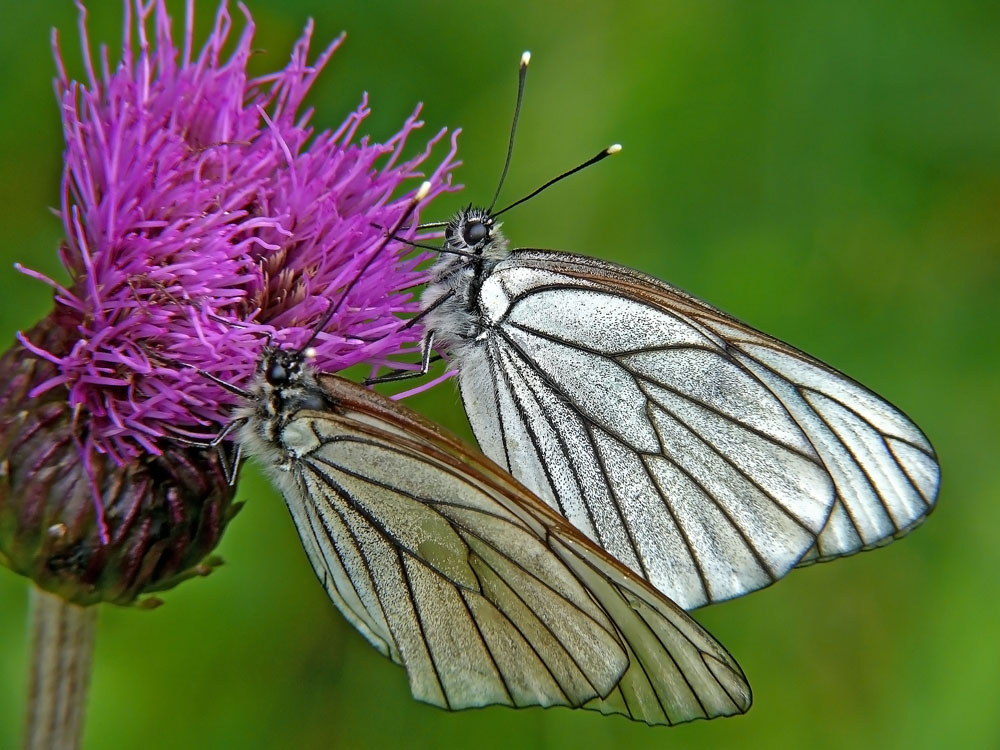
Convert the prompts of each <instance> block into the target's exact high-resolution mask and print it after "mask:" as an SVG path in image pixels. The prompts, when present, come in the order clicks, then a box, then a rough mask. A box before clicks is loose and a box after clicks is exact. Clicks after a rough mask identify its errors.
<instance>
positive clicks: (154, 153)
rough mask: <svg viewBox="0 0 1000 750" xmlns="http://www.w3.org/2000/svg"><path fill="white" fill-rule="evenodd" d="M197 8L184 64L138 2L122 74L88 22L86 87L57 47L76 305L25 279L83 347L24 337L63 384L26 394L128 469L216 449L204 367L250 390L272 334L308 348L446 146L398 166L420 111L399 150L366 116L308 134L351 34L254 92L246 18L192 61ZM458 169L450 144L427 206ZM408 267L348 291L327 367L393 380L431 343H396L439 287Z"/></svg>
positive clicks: (405, 338)
mask: <svg viewBox="0 0 1000 750" xmlns="http://www.w3.org/2000/svg"><path fill="white" fill-rule="evenodd" d="M192 6H193V3H192V2H189V3H188V6H187V19H186V20H187V22H186V25H185V36H184V44H183V50H179V49H178V48H177V45H176V44H175V42H174V40H173V38H172V35H171V23H170V18H169V16H168V15H167V10H166V6H165V3H164V2H163V0H156V1H155V2H152V3H148V4H145V5H144V4H143V3H141V2H138V0H137V2H136V3H135V9H136V14H137V16H138V18H137V24H136V37H137V39H138V44H137V45H135V44H133V41H132V35H131V29H130V26H131V24H130V20H129V19H128V18H126V35H125V43H124V51H123V56H122V61H121V63H120V64H119V65H117V66H116V67H114V68H111V66H110V65H109V63H108V59H107V51H106V50H105V49H102V50H101V55H100V68H99V71H100V72H98V69H97V68H96V67H95V64H94V60H93V59H92V58H91V56H90V53H89V50H88V47H87V45H86V39H87V37H86V29H85V25H84V13H83V9H82V6H81V34H82V35H83V39H84V50H85V56H84V64H85V67H86V72H87V83H86V84H79V83H76V82H73V81H70V80H69V78H68V76H67V75H66V72H65V68H64V66H63V65H62V61H61V58H60V57H59V51H58V47H56V60H57V63H58V67H59V78H58V79H57V81H56V92H57V96H58V98H59V103H60V105H61V111H62V115H63V127H64V132H65V137H66V154H65V170H64V174H63V180H62V187H63V196H62V206H61V215H62V219H63V222H64V225H65V228H66V242H65V244H64V245H63V247H62V248H61V257H62V261H63V263H64V265H65V266H66V268H67V270H68V271H69V274H70V278H71V279H72V281H71V284H70V285H69V287H68V288H64V287H62V286H60V285H59V284H57V283H55V282H54V281H52V280H50V279H47V278H45V277H42V276H40V275H39V274H37V273H35V272H32V271H27V270H26V271H25V272H26V273H28V274H29V275H32V276H35V277H36V278H40V279H42V280H43V281H45V282H46V283H48V284H50V285H52V286H53V287H54V288H55V290H56V303H57V305H58V306H59V307H60V308H62V310H63V313H64V322H63V324H64V325H72V327H73V329H74V332H75V333H76V334H77V335H78V340H77V341H76V343H75V344H74V345H73V346H72V348H71V349H70V351H68V352H65V353H56V352H50V351H47V350H45V349H43V348H41V347H39V346H37V345H36V344H34V343H32V342H31V341H30V340H29V339H28V338H27V337H24V336H21V337H20V340H21V342H22V344H23V345H24V346H25V347H26V348H28V349H29V350H30V351H32V352H33V353H34V354H36V355H37V356H39V357H44V358H46V359H49V360H50V361H51V362H52V363H53V364H55V365H56V368H57V374H56V375H55V376H54V377H52V378H51V379H50V380H48V381H46V382H44V383H41V384H39V385H37V386H36V387H35V388H34V390H33V391H32V395H40V394H41V393H43V392H45V391H46V390H48V389H51V388H57V387H63V388H66V389H67V390H68V393H69V403H70V405H71V406H72V407H74V408H76V407H81V408H83V409H84V410H85V411H86V413H87V414H88V419H89V421H90V425H89V426H90V432H89V436H88V438H87V440H88V443H89V444H88V446H87V447H88V448H93V449H94V450H96V451H98V452H100V453H107V454H109V455H110V456H111V457H112V458H113V459H114V460H115V461H117V462H119V463H124V462H126V461H128V460H129V459H131V458H134V457H135V456H136V455H137V454H138V452H140V451H146V452H150V453H158V452H159V451H160V449H161V447H160V445H159V440H160V439H161V438H165V437H171V436H176V435H177V434H186V435H188V436H194V437H201V438H204V437H206V436H210V435H211V434H213V433H214V432H215V431H217V429H218V425H219V424H220V423H224V422H225V421H227V418H228V413H229V410H230V408H231V407H232V406H233V405H234V400H233V398H234V397H232V396H231V395H229V394H227V393H225V392H224V391H222V389H220V388H219V387H218V386H216V385H215V384H213V383H211V382H210V381H209V380H208V379H206V378H205V377H204V376H202V375H199V374H198V373H196V372H195V371H194V370H193V369H191V368H201V369H204V370H207V371H209V372H211V373H213V374H215V375H217V376H219V377H221V378H223V379H225V380H227V381H231V382H237V383H238V382H241V381H243V380H245V379H246V378H248V377H249V376H250V375H251V374H252V373H253V369H254V365H255V360H256V354H257V352H258V351H259V349H260V347H261V345H262V343H263V341H264V340H265V338H266V337H267V336H268V335H272V336H273V337H274V340H275V341H277V342H278V343H280V344H282V345H286V346H295V345H296V344H297V343H301V342H302V341H304V340H305V339H306V338H308V336H309V335H310V333H311V332H312V330H313V327H314V326H315V325H316V324H317V322H318V321H319V320H320V319H321V318H322V316H323V313H324V312H326V310H327V309H328V308H329V305H330V304H331V301H334V300H336V299H338V298H339V296H340V295H341V294H342V293H343V292H344V289H345V287H346V286H347V284H348V282H351V281H352V280H353V279H354V276H355V274H356V273H357V272H358V270H359V269H360V268H361V267H362V265H363V264H364V263H366V262H367V261H368V260H369V258H370V255H371V253H372V252H374V251H376V250H377V249H378V247H379V245H380V244H382V243H383V242H384V230H385V228H387V227H389V226H391V225H392V224H393V223H394V221H395V220H396V218H397V217H398V216H399V215H400V213H401V212H402V210H403V208H404V206H405V205H406V202H407V197H406V196H403V197H401V198H397V199H393V198H392V196H393V194H394V193H396V192H397V191H398V190H399V189H400V188H401V186H403V185H404V183H407V182H408V181H415V180H417V179H418V178H419V179H422V178H424V173H423V172H421V171H420V169H421V166H422V164H423V163H424V162H425V161H426V160H427V158H428V156H429V152H430V149H431V147H432V146H434V145H435V144H436V143H437V142H438V141H439V140H440V138H441V137H442V135H443V134H444V131H442V132H441V133H438V134H437V135H436V136H435V137H434V138H432V139H431V140H430V143H428V144H427V148H426V149H425V150H424V152H423V153H420V154H418V155H417V156H415V157H413V158H410V159H404V158H403V151H404V147H405V145H406V142H407V138H408V137H409V136H410V135H411V134H412V133H413V131H414V130H415V129H417V128H419V127H420V125H421V123H420V122H419V121H418V120H417V113H414V114H413V115H412V116H411V117H410V118H408V119H407V120H406V122H405V123H404V124H403V127H402V130H401V131H400V133H398V134H397V135H396V136H394V137H393V138H391V139H390V140H388V141H387V142H385V143H374V142H371V141H370V140H369V139H368V138H367V137H363V138H360V139H358V138H356V132H357V130H358V127H359V126H360V124H361V123H362V121H363V120H364V118H365V117H366V115H367V114H368V111H369V110H368V106H367V99H365V100H363V101H362V103H361V105H360V106H359V107H358V109H357V110H356V111H355V112H353V113H352V114H351V115H350V116H349V117H348V118H347V120H346V121H345V122H344V123H343V124H342V125H341V126H340V127H339V128H338V129H336V130H335V131H324V132H322V133H319V134H314V133H313V129H312V127H311V126H310V125H309V119H310V115H311V114H312V113H311V110H305V111H301V110H302V102H303V99H304V97H305V95H306V93H307V92H308V90H309V88H310V87H311V86H312V84H313V82H314V81H315V80H316V77H317V76H318V74H319V73H320V71H321V70H322V69H323V67H324V65H325V64H326V63H327V61H328V60H329V59H330V56H331V55H332V54H333V52H334V51H335V50H336V49H337V47H338V46H339V44H340V43H341V41H342V40H343V36H341V37H340V38H338V39H337V40H336V41H334V42H333V43H332V44H331V45H330V46H328V47H327V48H326V49H325V50H324V51H323V52H322V53H321V54H320V55H319V56H318V58H317V59H316V60H315V61H314V62H313V63H311V64H310V63H309V62H308V53H309V46H310V41H311V37H312V24H311V23H310V24H308V25H307V26H306V29H305V33H304V34H303V36H302V38H301V39H300V40H299V41H298V43H297V44H296V45H295V47H294V49H293V51H292V55H291V61H290V62H289V64H288V65H287V66H286V67H285V68H284V69H283V70H281V71H279V72H277V73H273V74H271V75H266V76H262V77H259V78H251V77H249V75H248V73H247V62H248V60H249V58H250V55H251V53H252V51H253V50H252V47H251V42H252V39H253V31H254V26H253V22H252V19H251V18H250V16H249V13H248V12H247V11H246V9H245V8H243V6H240V7H241V10H242V11H243V13H244V16H245V19H246V25H245V28H244V30H243V33H242V34H241V36H240V38H239V39H238V41H237V42H236V45H235V49H234V50H233V52H232V53H231V55H229V57H228V58H226V59H222V57H221V53H222V48H223V46H224V45H225V44H226V42H227V40H228V38H229V34H230V30H231V27H232V22H231V19H230V15H229V13H228V10H227V7H226V4H225V3H223V5H222V6H221V7H220V9H219V11H218V14H217V15H216V19H215V25H214V28H213V30H212V33H211V34H210V36H209V39H208V41H207V42H206V43H205V45H204V47H203V48H202V49H201V51H200V52H199V53H197V54H195V53H193V51H192V50H193V40H192V26H193V23H192V16H193V7H192ZM126 9H128V4H127V3H126ZM150 26H152V30H150V29H149V27H150ZM150 33H152V37H153V38H152V39H151V38H150V36H149V34H150ZM454 153H455V151H454V142H453V143H452V149H451V151H450V152H449V153H448V154H447V156H446V157H445V158H444V160H443V161H442V162H441V163H440V164H438V165H437V166H436V167H435V168H434V170H433V172H432V173H431V175H430V176H429V177H427V179H429V180H430V181H431V183H432V186H433V189H432V192H431V196H429V198H428V200H429V199H430V198H431V197H433V196H434V195H435V194H437V193H440V192H441V191H442V190H447V189H448V187H449V182H448V180H449V175H448V173H449V170H450V169H451V168H452V167H453V166H454V164H455V162H454ZM411 184H412V186H413V188H416V186H417V185H418V184H419V182H413V183H411ZM411 233H412V232H411ZM409 250H410V248H408V247H407V246H406V245H402V244H400V243H395V242H394V243H391V245H390V246H389V247H386V248H384V249H383V250H382V251H381V252H380V253H379V256H378V257H377V258H375V260H374V261H373V262H372V263H371V264H370V265H369V266H368V268H367V269H366V271H365V273H364V275H363V277H362V278H361V279H359V280H358V281H357V283H356V284H354V285H353V286H352V287H351V289H350V293H349V298H348V299H347V300H346V301H345V303H344V304H343V305H341V307H340V309H339V310H338V314H337V316H335V318H334V320H332V321H331V323H330V325H329V326H328V328H327V330H325V331H323V332H321V333H320V335H319V337H318V339H317V341H316V342H315V348H316V350H317V357H316V360H315V364H316V365H317V367H319V368H321V369H324V370H331V371H336V370H340V369H343V368H345V367H349V366H351V365H355V364H358V363H362V362H366V363H370V364H372V365H373V366H374V365H384V364H388V363H390V362H391V357H392V356H393V355H396V354H398V353H400V352H401V351H405V350H407V349H412V348H413V346H414V345H415V342H416V341H417V340H418V339H419V336H420V331H419V329H416V327H414V328H410V329H407V330H406V331H403V332H400V331H399V327H400V317H399V316H400V314H401V313H407V312H413V311H414V310H415V309H416V303H415V302H414V300H413V298H412V296H411V294H410V293H409V292H408V291H406V290H407V289H409V288H410V287H413V286H414V285H417V284H420V283H423V282H424V281H425V280H426V277H425V274H424V273H423V272H422V271H420V270H418V264H419V263H420V261H422V260H423V259H424V258H423V257H422V256H416V257H409V258H408V259H404V258H403V256H405V255H406V254H407V253H409ZM409 254H410V255H411V256H412V253H409ZM220 320H225V321H233V322H235V323H238V324H239V325H240V326H241V327H236V326H234V325H229V324H226V323H221V322H219V321H220ZM151 354H152V355H161V356H162V357H165V358H168V359H167V360H166V362H165V361H164V360H163V359H159V360H157V359H155V358H153V357H151V356H150V355H151ZM177 363H183V364H184V365H188V367H182V366H178V364H177Z"/></svg>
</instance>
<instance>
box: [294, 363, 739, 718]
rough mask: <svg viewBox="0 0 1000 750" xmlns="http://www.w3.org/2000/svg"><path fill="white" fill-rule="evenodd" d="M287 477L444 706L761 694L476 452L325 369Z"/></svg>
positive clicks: (306, 515) (356, 592) (337, 581)
mask: <svg viewBox="0 0 1000 750" xmlns="http://www.w3.org/2000/svg"><path fill="white" fill-rule="evenodd" d="M321 384H322V387H323V388H324V390H325V391H326V392H327V394H328V396H329V397H330V398H331V399H332V400H333V402H334V403H336V404H338V407H339V408H337V409H334V410H328V411H300V412H298V413H297V414H296V415H295V416H294V417H293V418H292V419H291V421H289V422H288V424H287V425H286V426H285V427H284V429H283V431H282V433H281V435H280V442H281V444H282V447H283V448H284V449H285V450H286V451H291V452H292V455H294V456H296V458H295V460H294V461H292V462H290V463H289V464H288V471H287V476H285V478H284V479H281V480H280V481H279V484H281V485H282V488H283V494H284V496H285V500H286V502H287V504H288V507H289V509H290V510H291V513H292V516H293V518H294V520H295V524H296V526H297V527H298V530H299V534H300V536H301V538H302V541H303V545H304V546H305V549H306V552H307V554H308V556H309V559H310V561H311V562H312V565H313V568H314V569H315V571H316V573H317V575H318V577H319V578H320V580H321V581H322V583H323V585H324V587H325V588H326V590H327V592H328V593H329V595H330V597H331V599H333V601H334V602H335V603H336V605H337V606H338V607H339V608H340V610H341V611H342V612H343V613H344V615H345V616H346V617H347V618H348V619H349V620H350V621H351V622H352V623H353V624H354V625H355V626H356V627H357V628H358V629H359V630H360V631H361V632H362V633H363V634H364V635H365V637H366V638H368V640H369V641H371V642H372V643H373V644H374V645H375V646H376V648H378V649H379V650H380V651H381V652H382V653H383V654H385V655H387V656H389V657H390V658H391V659H392V660H393V661H395V662H396V663H398V664H401V665H403V666H404V667H405V668H406V670H407V673H408V675H409V679H410V686H411V689H412V691H413V694H414V696H415V697H417V698H418V699H420V700H423V701H426V702H428V703H432V704H434V705H437V706H441V707H444V708H452V709H456V708H466V707H471V706H484V705H489V704H504V705H509V706H533V705H537V706H551V705H566V706H576V707H580V706H584V707H587V708H592V709H596V710H600V711H603V712H605V713H622V714H625V715H627V716H630V717H631V718H633V719H637V720H641V721H646V722H648V723H650V724H673V723H677V722H683V721H689V720H691V719H696V718H711V717H714V716H723V715H730V714H735V713H740V712H743V711H746V710H747V708H749V705H750V692H749V687H748V685H747V684H746V681H745V679H744V677H743V675H742V672H741V671H740V669H739V667H738V666H737V664H736V663H735V662H734V661H733V659H732V658H731V657H730V656H729V655H728V654H727V653H726V651H725V650H724V649H723V648H722V647H721V646H720V645H719V644H718V643H717V642H716V641H715V640H714V639H713V638H712V637H711V636H710V635H709V634H708V633H706V632H705V631H704V630H703V629H702V628H701V627H700V626H699V625H698V624H697V623H695V622H694V620H692V619H691V618H690V617H689V616H688V615H687V614H685V613H684V612H683V611H682V610H681V609H680V608H679V607H677V606H676V605H675V604H673V603H672V602H670V601H669V600H667V599H666V598H664V597H663V596H662V595H661V594H659V593H658V592H656V591H655V590H653V589H652V588H651V587H649V586H648V585H647V584H646V583H645V582H643V581H641V580H638V579H636V577H635V576H633V575H631V574H630V573H629V571H627V569H626V568H624V567H623V566H622V565H621V564H620V563H618V562H617V561H615V560H613V559H611V558H610V557H608V556H607V555H606V554H605V553H604V552H603V551H601V550H600V549H598V548H597V547H596V546H595V545H594V544H593V543H592V542H590V541H589V540H588V539H586V538H585V537H583V536H582V535H580V534H579V533H578V532H577V531H576V530H575V529H573V528H572V527H570V526H569V525H568V524H567V523H566V521H565V519H562V518H561V517H559V516H558V514H556V513H554V512H553V511H552V510H551V509H550V508H549V507H548V506H546V505H545V504H544V503H543V502H542V501H541V500H539V499H537V498H535V497H533V496H532V495H530V494H529V493H528V492H527V491H526V490H524V488H523V487H521V486H520V485H518V484H517V483H516V482H514V481H513V480H511V478H510V477H509V476H508V475H506V474H505V473H504V472H502V471H501V470H500V469H499V468H498V467H496V466H495V465H493V464H492V463H491V462H489V461H488V460H487V459H486V458H485V457H483V456H482V455H481V454H478V453H477V452H473V451H470V450H469V449H468V448H465V447H464V446H462V445H461V444H460V443H459V442H458V441H457V440H455V439H454V438H451V437H449V436H447V435H446V434H444V433H443V432H441V431H440V430H438V429H437V428H436V427H434V426H433V425H431V424H430V423H428V422H426V421H425V420H423V419H422V418H420V417H419V416H417V415H416V414H414V413H412V412H410V411H409V410H407V409H405V407H402V406H400V405H398V404H395V403H393V402H391V401H389V400H387V399H384V398H383V397H381V396H379V395H378V394H374V393H371V392H370V391H366V390H365V389H363V388H361V387H359V386H356V385H354V384H352V383H349V382H348V381H345V380H342V379H340V378H336V377H332V376H323V377H322V380H321Z"/></svg>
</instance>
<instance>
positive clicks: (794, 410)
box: [432, 250, 939, 608]
mask: <svg viewBox="0 0 1000 750" xmlns="http://www.w3.org/2000/svg"><path fill="white" fill-rule="evenodd" d="M475 302H476V304H477V305H478V314H479V315H480V320H481V323H482V333H481V334H480V335H479V337H477V339H476V341H475V343H471V344H469V345H466V346H463V347H462V348H461V349H459V350H458V351H457V352H456V353H455V360H456V364H457V365H458V369H459V379H460V386H461V390H462V396H463V400H464V403H465V406H466V411H467V413H468V415H469V419H470V422H471V423H472V426H473V429H474V431H475V433H476V436H477V438H478V440H479V442H480V445H481V446H482V447H483V450H484V451H485V452H486V453H487V455H489V456H490V457H491V458H493V459H494V460H496V461H498V462H499V463H500V464H501V465H502V466H504V467H505V468H507V469H508V470H510V471H511V472H512V473H513V474H514V475H515V476H517V477H518V478H519V479H520V480H521V481H523V482H524V483H525V484H526V485H527V486H528V487H529V488H530V489H531V490H533V491H534V492H535V493H537V494H538V495H539V496H540V497H542V498H543V499H545V500H546V501H547V502H549V503H550V504H551V505H552V506H553V507H554V508H556V509H558V510H559V511H560V512H561V513H563V514H565V515H566V517H567V518H568V519H569V520H570V521H571V522H572V523H573V524H574V525H576V526H577V527H578V528H579V529H581V530H582V531H583V532H584V533H586V534H587V535H588V536H590V537H591V538H592V539H594V540H595V541H597V542H598V543H599V544H600V545H601V546H602V547H604V548H605V549H606V550H607V551H608V552H609V553H610V554H611V555H613V556H615V557H616V558H618V559H619V560H621V561H622V562H624V563H626V564H627V565H628V566H629V567H630V568H632V569H633V570H634V571H636V572H637V573H640V574H641V575H642V576H643V577H645V578H646V579H647V580H649V581H650V582H651V583H653V584H654V586H656V587H657V588H659V589H660V590H661V591H663V592H664V593H666V594H667V595H668V596H669V597H670V598H672V599H674V600H675V601H676V602H678V603H679V604H680V605H681V606H683V607H685V608H692V607H697V606H700V605H703V604H706V603H710V602H714V601H720V600H723V599H728V598H731V597H734V596H739V595H741V594H744V593H747V592H748V591H752V590H754V589H757V588H760V587H762V586H766V585H768V584H769V583H771V582H773V581H774V580H776V579H778V578H780V577H781V576H783V575H785V574H786V573H787V572H788V571H789V570H790V569H791V568H792V567H794V566H795V565H797V564H800V563H806V562H812V561H815V560H818V559H830V558H832V557H836V556H840V555H845V554H851V553H853V552H857V551H860V550H862V549H869V548H871V547H875V546H879V545H881V544H884V543H886V542H887V541H888V540H891V539H892V538H893V537H895V536H899V535H901V534H903V533H905V532H906V531H907V530H909V529H910V528H912V527H913V526H915V525H916V524H918V523H919V522H920V521H921V520H922V519H923V517H924V516H926V514H927V513H929V512H930V510H931V508H932V506H933V503H934V500H935V497H936V493H937V485H938V481H939V471H938V466H937V461H936V457H935V454H934V452H933V449H932V448H931V447H930V444H929V443H928V442H927V440H926V438H924V437H923V435H922V434H921V433H920V431H919V429H917V428H916V426H914V425H913V423H912V422H910V421H909V419H907V418H906V416H905V415H903V414H902V413H901V412H900V411H899V410H897V409H896V408H895V407H893V406H892V405H890V404H889V403H888V402H886V401H884V400H883V399H881V398H879V397H878V396H876V395H875V394H873V393H871V392H870V391H868V390H867V389H865V388H863V387H862V386H860V385H858V384H857V383H855V382H854V381H853V380H851V379H850V378H848V377H846V376H845V375H843V374H841V373H839V372H837V371H836V370H833V369H831V368H829V367H827V366H826V365H823V364H822V363H820V362H819V361H817V360H815V359H813V358H812V357H809V356H808V355H805V354H803V353H801V352H799V351H798V350H796V349H794V348H792V347H790V346H788V345H787V344H783V343H782V342H780V341H777V340H776V339H773V338H771V337H769V336H766V335H765V334H762V333H760V332H759V331H756V330H754V329H752V328H750V327H749V326H746V325H745V324H743V323H740V322H739V321H737V320H736V319H734V318H732V317H731V316H729V315H727V314H725V313H723V312H721V311H719V310H717V309H715V308H713V307H711V306H709V305H707V304H705V303H703V302H701V301H700V300H698V299H697V298H695V297H692V296H691V295H689V294H687V293H685V292H683V291H681V290H678V289H676V288H674V287H672V286H670V285H668V284H665V283H663V282H661V281H658V280H656V279H653V278H652V277H649V276H646V275H644V274H641V273H639V272H636V271H633V270H631V269H628V268H624V267H621V266H616V265H614V264H610V263H605V262H602V261H598V260H594V259H591V258H586V257H582V256H575V255H569V254H565V253H555V252H549V251H539V250H517V251H514V252H512V253H511V254H510V255H509V256H507V257H506V258H504V259H503V260H501V261H500V262H499V263H497V264H496V265H495V266H493V267H492V268H491V271H490V272H489V273H488V274H487V275H485V278H483V280H482V284H481V287H480V288H479V291H478V298H477V299H476V300H475ZM432 322H433V323H434V324H436V325H438V326H440V325H441V324H442V322H441V321H432ZM444 325H445V326H447V321H444Z"/></svg>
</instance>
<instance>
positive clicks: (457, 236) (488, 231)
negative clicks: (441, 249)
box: [444, 206, 507, 258]
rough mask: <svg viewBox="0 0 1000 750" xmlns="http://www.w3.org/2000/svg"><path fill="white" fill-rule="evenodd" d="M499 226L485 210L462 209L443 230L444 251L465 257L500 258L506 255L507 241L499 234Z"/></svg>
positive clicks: (470, 207)
mask: <svg viewBox="0 0 1000 750" xmlns="http://www.w3.org/2000/svg"><path fill="white" fill-rule="evenodd" d="M500 226H501V225H500V222H498V221H496V220H495V219H494V218H493V215H492V214H491V213H490V212H489V211H488V210H487V209H485V208H477V207H475V206H468V207H466V208H463V209H462V210H461V211H459V212H458V213H457V214H456V215H455V217H454V218H453V219H452V220H451V221H450V222H448V226H447V227H446V228H445V230H444V237H445V249H446V250H451V251H454V252H457V253H461V254H463V255H466V256H467V255H469V254H472V255H477V256H481V257H484V258H494V257H499V256H502V255H504V254H506V249H507V241H506V239H505V238H504V236H503V235H502V234H501V233H500Z"/></svg>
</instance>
